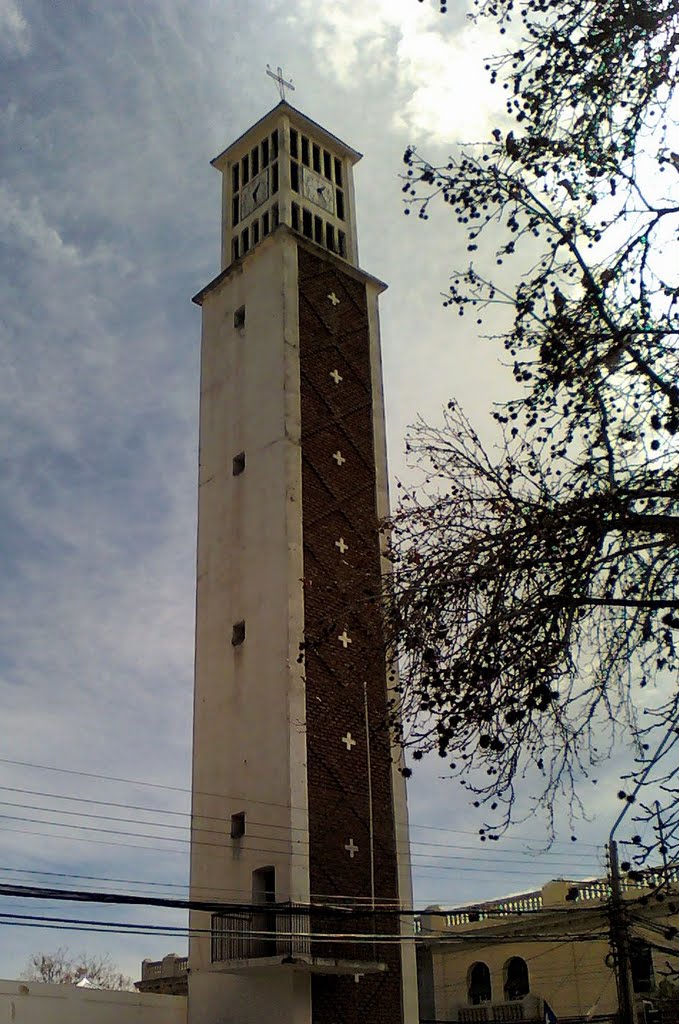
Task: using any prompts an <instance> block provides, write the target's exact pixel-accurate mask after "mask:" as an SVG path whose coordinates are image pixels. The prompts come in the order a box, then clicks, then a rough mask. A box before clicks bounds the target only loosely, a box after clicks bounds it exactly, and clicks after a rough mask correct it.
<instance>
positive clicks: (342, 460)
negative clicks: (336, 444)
mask: <svg viewBox="0 0 679 1024" xmlns="http://www.w3.org/2000/svg"><path fill="white" fill-rule="evenodd" d="M333 459H334V460H335V462H336V463H337V465H338V466H343V465H344V463H345V462H346V461H347V460H346V459H345V458H344V456H343V455H342V453H341V451H339V449H338V450H337V451H336V452H335V453H334V454H333Z"/></svg>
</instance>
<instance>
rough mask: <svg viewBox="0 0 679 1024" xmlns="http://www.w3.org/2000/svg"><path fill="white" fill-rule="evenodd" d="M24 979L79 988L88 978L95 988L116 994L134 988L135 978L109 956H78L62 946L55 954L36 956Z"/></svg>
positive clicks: (31, 959) (32, 958)
mask: <svg viewBox="0 0 679 1024" xmlns="http://www.w3.org/2000/svg"><path fill="white" fill-rule="evenodd" d="M22 978H25V979H26V981H43V982H47V983H49V984H52V985H77V984H78V983H79V982H82V981H84V980H85V979H87V981H88V982H89V983H90V984H91V985H92V986H93V987H94V988H107V989H115V990H116V991H122V990H127V989H132V988H133V985H132V979H131V978H128V977H126V976H125V975H124V974H122V973H121V972H120V971H119V970H118V968H117V967H116V966H115V965H114V964H113V962H112V960H111V957H110V956H109V954H108V953H106V954H105V955H104V956H95V955H92V954H89V953H81V954H79V955H78V956H74V955H72V954H71V951H70V950H69V949H68V948H67V947H66V946H59V948H58V949H55V950H54V952H51V953H32V954H31V956H30V958H29V961H28V964H27V965H26V968H25V970H24V972H23V974H22Z"/></svg>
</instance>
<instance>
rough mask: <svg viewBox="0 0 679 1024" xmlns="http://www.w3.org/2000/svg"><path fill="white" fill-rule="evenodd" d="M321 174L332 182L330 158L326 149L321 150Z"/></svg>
mask: <svg viewBox="0 0 679 1024" xmlns="http://www.w3.org/2000/svg"><path fill="white" fill-rule="evenodd" d="M323 174H324V175H325V176H326V178H330V179H331V180H332V157H331V156H330V154H329V153H328V151H327V149H324V150H323Z"/></svg>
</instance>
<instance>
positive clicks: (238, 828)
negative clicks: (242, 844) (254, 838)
mask: <svg viewBox="0 0 679 1024" xmlns="http://www.w3.org/2000/svg"><path fill="white" fill-rule="evenodd" d="M244 835H245V811H239V812H238V814H232V815H231V838H232V839H242V838H243V836H244Z"/></svg>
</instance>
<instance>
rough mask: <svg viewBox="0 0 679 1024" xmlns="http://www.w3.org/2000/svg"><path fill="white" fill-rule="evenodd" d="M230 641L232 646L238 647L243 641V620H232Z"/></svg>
mask: <svg viewBox="0 0 679 1024" xmlns="http://www.w3.org/2000/svg"><path fill="white" fill-rule="evenodd" d="M231 643H232V644H233V646H234V647H240V645H241V644H243V643H245V621H244V620H243V619H241V621H240V622H234V624H233V628H232V630H231Z"/></svg>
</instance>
